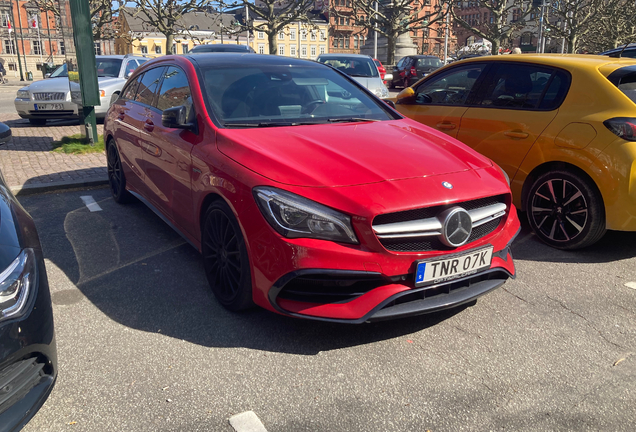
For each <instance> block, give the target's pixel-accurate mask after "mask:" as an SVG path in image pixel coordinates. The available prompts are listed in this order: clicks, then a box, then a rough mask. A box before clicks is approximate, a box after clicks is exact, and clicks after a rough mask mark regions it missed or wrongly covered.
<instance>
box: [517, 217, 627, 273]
mask: <svg viewBox="0 0 636 432" xmlns="http://www.w3.org/2000/svg"><path fill="white" fill-rule="evenodd" d="M519 219H520V221H521V232H520V233H519V236H518V237H517V238H516V239H515V241H514V243H513V244H512V256H513V258H514V259H516V260H525V261H538V262H555V263H559V262H562V263H590V264H594V263H605V262H611V261H619V260H624V259H628V258H633V257H634V256H636V232H624V231H608V232H607V233H606V234H605V236H604V237H603V238H602V239H601V240H600V241H598V242H597V243H595V244H593V245H592V246H589V247H587V248H584V249H580V250H575V251H564V250H559V249H555V248H553V247H550V246H548V245H546V244H545V243H543V242H542V241H541V240H539V239H538V238H537V236H536V235H535V234H534V233H533V232H532V229H531V228H530V225H529V223H528V219H527V216H526V214H525V213H521V212H520V213H519Z"/></svg>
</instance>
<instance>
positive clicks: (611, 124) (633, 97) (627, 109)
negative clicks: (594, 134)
mask: <svg viewBox="0 0 636 432" xmlns="http://www.w3.org/2000/svg"><path fill="white" fill-rule="evenodd" d="M599 72H601V74H602V75H603V76H604V77H605V78H606V79H607V80H608V81H609V82H610V83H612V84H613V85H614V86H615V87H616V88H617V89H618V90H619V91H620V93H622V96H621V95H619V98H620V99H621V101H620V102H622V103H621V104H620V105H621V106H622V107H623V109H622V110H621V111H624V112H620V113H617V114H618V116H616V117H612V118H609V119H607V120H606V121H604V122H603V124H604V125H605V126H606V127H607V128H608V129H609V130H610V131H612V132H613V133H614V134H615V135H617V136H618V137H620V138H622V139H624V140H626V141H636V62H635V61H633V60H631V59H630V60H622V61H617V62H613V63H608V64H606V65H603V66H601V67H600V68H599ZM625 98H627V99H629V100H630V101H631V104H630V103H625V102H626V101H625Z"/></svg>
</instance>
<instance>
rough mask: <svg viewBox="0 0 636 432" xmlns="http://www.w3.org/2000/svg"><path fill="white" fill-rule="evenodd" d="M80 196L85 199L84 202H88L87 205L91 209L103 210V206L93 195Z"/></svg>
mask: <svg viewBox="0 0 636 432" xmlns="http://www.w3.org/2000/svg"><path fill="white" fill-rule="evenodd" d="M80 198H81V199H82V201H84V204H86V207H88V209H89V210H90V211H92V212H96V211H102V208H101V207H100V206H99V204H97V203H96V202H95V199H94V198H93V197H92V196H91V195H85V196H81V197H80Z"/></svg>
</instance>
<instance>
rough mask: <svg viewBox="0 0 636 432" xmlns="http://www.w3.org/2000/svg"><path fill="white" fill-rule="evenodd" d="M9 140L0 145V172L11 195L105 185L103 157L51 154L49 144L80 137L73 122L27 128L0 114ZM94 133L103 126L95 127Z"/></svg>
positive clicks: (21, 121) (12, 116)
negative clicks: (9, 132) (64, 137)
mask: <svg viewBox="0 0 636 432" xmlns="http://www.w3.org/2000/svg"><path fill="white" fill-rule="evenodd" d="M0 121H1V122H4V123H6V124H7V125H8V126H10V127H11V132H12V133H13V138H12V140H11V141H10V142H8V143H7V144H4V145H0V171H2V174H3V175H4V179H5V181H6V183H7V185H8V186H9V188H10V189H11V190H12V191H13V193H14V194H26V193H39V192H44V191H49V190H55V189H64V188H69V187H81V186H90V185H98V184H106V182H107V172H106V156H105V155H104V154H103V153H93V154H87V155H67V154H63V153H53V152H51V149H52V144H53V141H57V140H59V139H61V138H62V137H63V136H67V135H74V134H77V133H80V126H79V124H77V123H78V122H77V121H74V122H73V121H50V122H47V125H46V126H31V124H30V123H29V122H28V121H27V120H24V119H21V118H20V117H18V115H17V114H0ZM97 132H98V133H99V134H101V133H102V132H103V126H102V125H99V124H98V125H97Z"/></svg>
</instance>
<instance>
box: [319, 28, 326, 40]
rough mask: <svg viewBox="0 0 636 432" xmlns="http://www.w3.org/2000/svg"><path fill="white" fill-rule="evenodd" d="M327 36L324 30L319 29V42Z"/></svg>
mask: <svg viewBox="0 0 636 432" xmlns="http://www.w3.org/2000/svg"><path fill="white" fill-rule="evenodd" d="M326 38H327V34H326V33H325V31H324V30H320V42H323V41H324V40H325V39H326Z"/></svg>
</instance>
